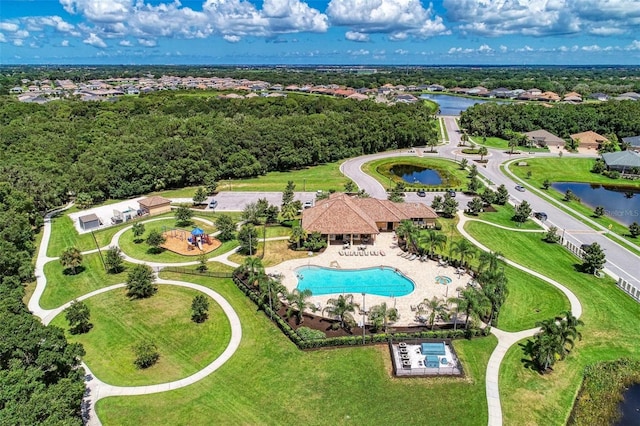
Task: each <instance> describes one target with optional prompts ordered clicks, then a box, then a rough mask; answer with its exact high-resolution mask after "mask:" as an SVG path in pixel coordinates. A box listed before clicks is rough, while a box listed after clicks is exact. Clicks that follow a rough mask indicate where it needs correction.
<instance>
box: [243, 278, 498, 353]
mask: <svg viewBox="0 0 640 426" xmlns="http://www.w3.org/2000/svg"><path fill="white" fill-rule="evenodd" d="M233 282H234V283H235V284H236V285H237V286H238V288H239V289H240V290H242V292H243V293H244V294H246V295H247V296H248V297H249V299H251V300H252V301H253V303H255V304H256V305H257V306H258V308H260V309H261V310H262V311H264V313H265V314H266V315H267V316H268V317H269V318H271V320H272V321H273V322H274V323H275V324H276V325H277V326H278V328H279V329H280V330H281V331H282V332H283V333H284V334H285V336H287V337H288V338H289V340H291V341H292V342H293V343H294V344H295V345H296V346H298V348H300V349H318V348H328V347H340V346H358V345H371V344H379V343H386V342H388V341H390V340H391V339H394V340H398V339H462V338H465V339H470V338H473V337H479V336H487V335H489V333H490V332H491V327H486V328H484V329H481V328H469V329H467V330H464V329H458V330H438V331H416V332H402V333H377V334H366V335H365V336H364V338H363V336H361V335H350V336H340V337H328V338H324V339H311V340H305V339H303V338H302V336H300V334H298V332H297V331H296V330H295V329H294V328H293V327H291V325H289V323H288V322H287V321H286V320H285V319H284V318H282V316H280V314H279V313H278V312H276V311H275V310H272V309H271V307H270V306H269V305H265V304H262V303H260V298H259V297H258V294H257V293H256V292H255V291H254V290H253V289H251V288H250V287H249V286H247V285H246V284H245V283H244V282H243V281H242V279H240V277H239V276H238V275H234V277H233Z"/></svg>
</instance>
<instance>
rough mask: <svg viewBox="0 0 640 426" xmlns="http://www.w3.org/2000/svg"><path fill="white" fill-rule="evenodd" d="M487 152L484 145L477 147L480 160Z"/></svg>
mask: <svg viewBox="0 0 640 426" xmlns="http://www.w3.org/2000/svg"><path fill="white" fill-rule="evenodd" d="M488 153H489V150H488V149H487V147H486V146H481V147H480V148H478V154H480V161H482V160H483V159H484V156H485V155H487V154H488Z"/></svg>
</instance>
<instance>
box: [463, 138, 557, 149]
mask: <svg viewBox="0 0 640 426" xmlns="http://www.w3.org/2000/svg"><path fill="white" fill-rule="evenodd" d="M469 139H470V140H471V141H472V142H474V143H476V144H478V145H484V146H486V147H488V148H496V149H504V150H510V149H511V148H510V147H509V141H508V140H506V139H502V138H499V137H495V136H488V137H486V138H483V137H482V136H473V137H470V138H469ZM514 151H521V152H549V149H548V148H540V147H528V146H518V147H516V148H514Z"/></svg>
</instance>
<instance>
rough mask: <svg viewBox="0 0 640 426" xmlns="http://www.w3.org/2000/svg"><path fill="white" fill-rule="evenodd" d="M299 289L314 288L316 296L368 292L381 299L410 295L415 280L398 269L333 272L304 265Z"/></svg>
mask: <svg viewBox="0 0 640 426" xmlns="http://www.w3.org/2000/svg"><path fill="white" fill-rule="evenodd" d="M296 274H297V275H298V289H300V290H305V289H310V290H311V292H312V293H313V295H314V296H321V295H324V294H338V293H367V294H375V295H377V296H389V297H397V296H406V295H407V294H409V293H411V292H412V291H413V289H414V287H415V286H414V284H413V281H411V280H410V279H409V278H407V277H406V276H404V275H403V274H402V273H400V272H396V270H395V269H394V268H389V267H377V268H367V269H330V268H323V267H321V266H302V267H300V268H297V269H296Z"/></svg>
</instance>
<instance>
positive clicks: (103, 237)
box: [41, 210, 130, 257]
mask: <svg viewBox="0 0 640 426" xmlns="http://www.w3.org/2000/svg"><path fill="white" fill-rule="evenodd" d="M73 211H74V210H67V211H64V212H62V213H61V214H60V215H59V216H57V217H55V218H53V219H52V224H51V239H50V240H49V246H48V247H47V256H50V257H57V256H60V254H61V253H62V252H63V251H64V250H66V249H67V248H69V247H74V246H75V247H76V248H77V249H78V250H80V251H87V250H94V249H95V248H96V243H95V241H94V240H93V237H92V236H91V233H87V234H78V231H76V228H75V227H74V226H73V221H72V220H71V218H70V217H69V216H68V215H67V213H69V212H73ZM129 225H130V224H129ZM125 226H126V225H125V224H121V225H118V226H113V227H111V228H107V229H102V230H99V231H95V232H94V235H95V236H96V240H98V245H99V246H100V247H104V246H105V245H107V244H109V242H110V241H111V238H112V237H113V235H114V234H115V233H116V232H118V231H119V230H120V229H122V228H124V227H125ZM41 232H42V231H41Z"/></svg>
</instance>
